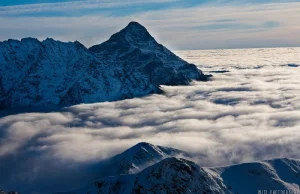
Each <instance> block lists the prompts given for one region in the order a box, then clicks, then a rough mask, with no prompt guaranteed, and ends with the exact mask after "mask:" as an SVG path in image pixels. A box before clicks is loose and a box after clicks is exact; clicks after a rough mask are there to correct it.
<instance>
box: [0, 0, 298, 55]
mask: <svg viewBox="0 0 300 194" xmlns="http://www.w3.org/2000/svg"><path fill="white" fill-rule="evenodd" d="M133 20H134V21H138V22H140V23H141V24H143V25H144V26H146V28H147V29H148V30H149V31H150V33H151V34H152V35H153V36H154V37H155V38H156V39H157V40H158V41H159V42H161V43H163V44H165V45H166V46H168V47H170V48H171V49H176V50H179V49H214V48H249V47H289V46H300V38H299V34H300V25H299V21H300V0H295V1H290V0H273V1H271V0H262V1H259V0H248V1H246V0H241V1H237V0H209V1H208V0H115V1H110V0H77V1H76V0H68V1H58V0H26V1H25V0H1V1H0V26H1V30H0V40H6V39H9V38H12V39H20V38H23V37H37V38H39V39H40V40H43V39H45V38H47V37H52V38H54V39H60V40H63V41H75V40H78V41H80V42H82V43H83V44H85V45H86V46H87V47H89V46H91V45H93V44H98V43H101V42H103V41H105V40H106V39H108V38H109V37H110V35H111V34H113V33H115V32H117V31H119V30H120V29H122V28H123V27H124V26H126V25H127V23H129V22H130V21H133Z"/></svg>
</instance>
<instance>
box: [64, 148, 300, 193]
mask: <svg viewBox="0 0 300 194" xmlns="http://www.w3.org/2000/svg"><path fill="white" fill-rule="evenodd" d="M150 147H152V148H153V150H155V149H156V148H159V147H160V146H154V145H152V144H148V143H145V142H143V143H139V144H137V145H135V146H133V147H132V148H129V149H128V150H126V151H125V152H123V153H122V154H120V155H121V156H122V157H121V158H122V160H121V161H124V160H128V161H131V162H133V160H132V159H133V158H134V159H135V160H136V161H139V160H140V159H143V160H146V161H147V160H148V161H152V164H151V165H149V166H148V167H147V168H145V169H143V170H141V169H139V170H140V171H136V172H135V173H133V172H130V171H128V172H127V173H120V175H115V176H107V177H103V178H100V179H99V180H96V181H94V182H93V183H92V184H90V185H88V186H86V187H83V188H81V189H78V190H74V191H70V192H65V193H61V194H83V193H89V194H98V193H110V194H117V193H124V194H132V193H133V194H135V193H136V194H138V193H149V194H150V193H175V194H181V193H186V194H188V193H191V194H192V193H199V194H200V193H201V194H202V193H216V194H234V193H243V194H251V193H257V192H258V191H259V190H267V191H268V190H286V191H287V190H291V191H295V192H299V191H300V190H299V185H300V160H296V159H287V158H281V159H274V160H267V161H258V162H251V163H244V164H238V165H232V166H227V167H217V168H207V167H200V166H198V165H197V164H195V163H194V162H192V161H190V160H187V159H183V158H178V157H174V156H176V155H177V156H179V155H180V153H181V152H182V151H178V150H177V152H179V153H177V154H175V155H174V156H170V155H168V156H169V157H168V156H166V157H160V159H158V158H159V157H155V156H154V155H155V154H153V153H152V152H149V151H150V150H151V148H150ZM162 148H165V149H169V150H172V149H173V148H166V147H162ZM140 149H145V152H144V153H145V155H148V156H153V157H145V156H143V154H142V155H139V154H135V153H139V152H138V151H137V150H140ZM175 150H176V149H175ZM154 153H160V151H159V150H157V151H155V152H154ZM118 156H119V155H117V156H115V157H118ZM115 157H113V158H115ZM187 157H190V156H187ZM153 158H157V160H156V162H153ZM111 162H112V160H111ZM133 163H134V162H133ZM146 163H147V162H146ZM150 163H151V162H150ZM114 164H116V163H114ZM136 164H137V163H136ZM137 166H138V165H137ZM132 173H133V174H132Z"/></svg>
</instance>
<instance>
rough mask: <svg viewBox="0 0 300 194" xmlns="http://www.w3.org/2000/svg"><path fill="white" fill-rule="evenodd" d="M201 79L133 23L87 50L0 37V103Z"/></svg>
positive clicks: (100, 96) (139, 92)
mask: <svg viewBox="0 0 300 194" xmlns="http://www.w3.org/2000/svg"><path fill="white" fill-rule="evenodd" d="M206 78H207V76H205V75H203V74H202V72H201V71H200V70H198V69H197V68H196V66H194V65H191V64H188V63H187V62H185V61H183V60H182V59H180V58H179V57H177V56H176V55H174V54H173V53H171V52H170V51H169V50H167V49H166V48H165V47H163V46H162V45H159V44H158V43H156V41H155V40H154V39H153V37H152V36H151V35H150V34H149V33H148V32H147V30H146V29H145V28H144V27H142V26H141V25H139V24H137V23H135V22H132V23H130V24H129V25H128V26H127V27H126V28H125V29H123V30H122V31H121V32H119V33H117V34H115V35H113V36H112V37H111V39H110V40H109V41H107V42H105V43H103V44H101V45H97V46H94V47H92V48H91V49H87V48H85V47H84V46H83V45H82V44H80V43H79V42H77V41H76V42H68V43H64V42H60V41H55V40H53V39H46V40H44V41H42V42H40V41H38V40H37V39H33V38H25V39H22V40H21V41H18V40H8V41H4V42H0V107H19V106H32V105H34V106H37V105H38V106H39V105H41V106H45V105H48V104H55V105H61V104H62V105H73V104H78V103H93V102H103V101H115V100H121V99H126V98H134V97H140V96H145V95H148V94H152V93H161V92H162V91H161V89H160V88H159V85H160V84H170V85H178V84H188V83H189V82H190V81H191V80H193V79H197V80H206Z"/></svg>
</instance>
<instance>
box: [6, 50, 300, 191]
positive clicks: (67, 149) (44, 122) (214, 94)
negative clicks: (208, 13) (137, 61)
mask: <svg viewBox="0 0 300 194" xmlns="http://www.w3.org/2000/svg"><path fill="white" fill-rule="evenodd" d="M299 52H300V49H299V48H284V49H248V50H207V51H178V52H177V54H178V55H179V56H182V57H183V58H184V59H186V60H187V61H189V62H193V63H195V64H197V65H198V66H199V67H200V68H201V69H202V70H204V71H205V72H210V71H219V70H228V71H229V72H227V73H220V74H215V75H214V80H213V81H211V82H194V83H193V84H192V85H191V86H182V87H181V86H178V87H168V86H163V89H164V90H165V91H166V94H165V95H151V96H147V97H144V98H137V99H130V100H124V101H118V102H108V103H96V104H81V105H77V106H72V107H67V108H64V109H62V110H61V111H54V112H48V113H42V112H40V113H37V112H32V113H21V114H12V115H7V116H4V117H2V118H0V129H1V130H0V161H1V163H0V171H1V176H2V177H5V180H4V179H3V178H1V181H0V188H1V187H4V186H5V187H6V188H7V187H9V188H11V189H18V188H15V187H16V185H17V186H19V187H20V188H21V189H23V190H24V188H27V189H28V191H32V190H33V188H34V189H35V190H36V191H40V190H42V189H44V190H45V188H46V189H49V191H50V190H51V189H54V188H55V189H57V188H58V189H66V188H74V187H78V185H79V184H83V183H84V182H82V180H83V177H85V176H86V178H85V179H84V180H86V181H87V183H88V182H89V181H90V179H93V177H91V176H88V175H94V174H93V173H92V172H95V171H94V169H95V168H96V167H97V165H95V164H97V162H98V161H99V160H101V159H104V158H107V157H110V156H113V155H115V154H118V153H120V152H121V151H123V150H125V149H127V148H129V147H131V146H133V145H134V144H136V143H138V142H142V141H146V142H149V143H152V144H157V145H163V146H171V147H174V148H178V149H181V150H184V151H188V152H190V153H191V154H192V155H193V156H194V160H195V161H197V163H199V164H200V165H202V166H220V165H228V164H233V163H241V162H246V161H254V160H262V159H271V158H278V157H291V158H300V153H299V149H300V144H299V140H300V96H299V95H298V94H299V92H300V80H299V79H298V77H297V76H298V75H299V73H300V67H291V66H288V64H299V63H300V56H299ZM62 172H63V173H62ZM37 183H38V185H39V187H36V185H37ZM25 185H26V186H25ZM25 190H26V189H25Z"/></svg>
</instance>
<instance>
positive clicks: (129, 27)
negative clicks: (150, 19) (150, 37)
mask: <svg viewBox="0 0 300 194" xmlns="http://www.w3.org/2000/svg"><path fill="white" fill-rule="evenodd" d="M124 29H126V30H131V31H132V30H144V31H146V32H147V29H146V28H145V27H144V26H143V25H141V24H140V23H138V22H135V21H132V22H129V24H128V25H127V26H126V27H125V28H124Z"/></svg>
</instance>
